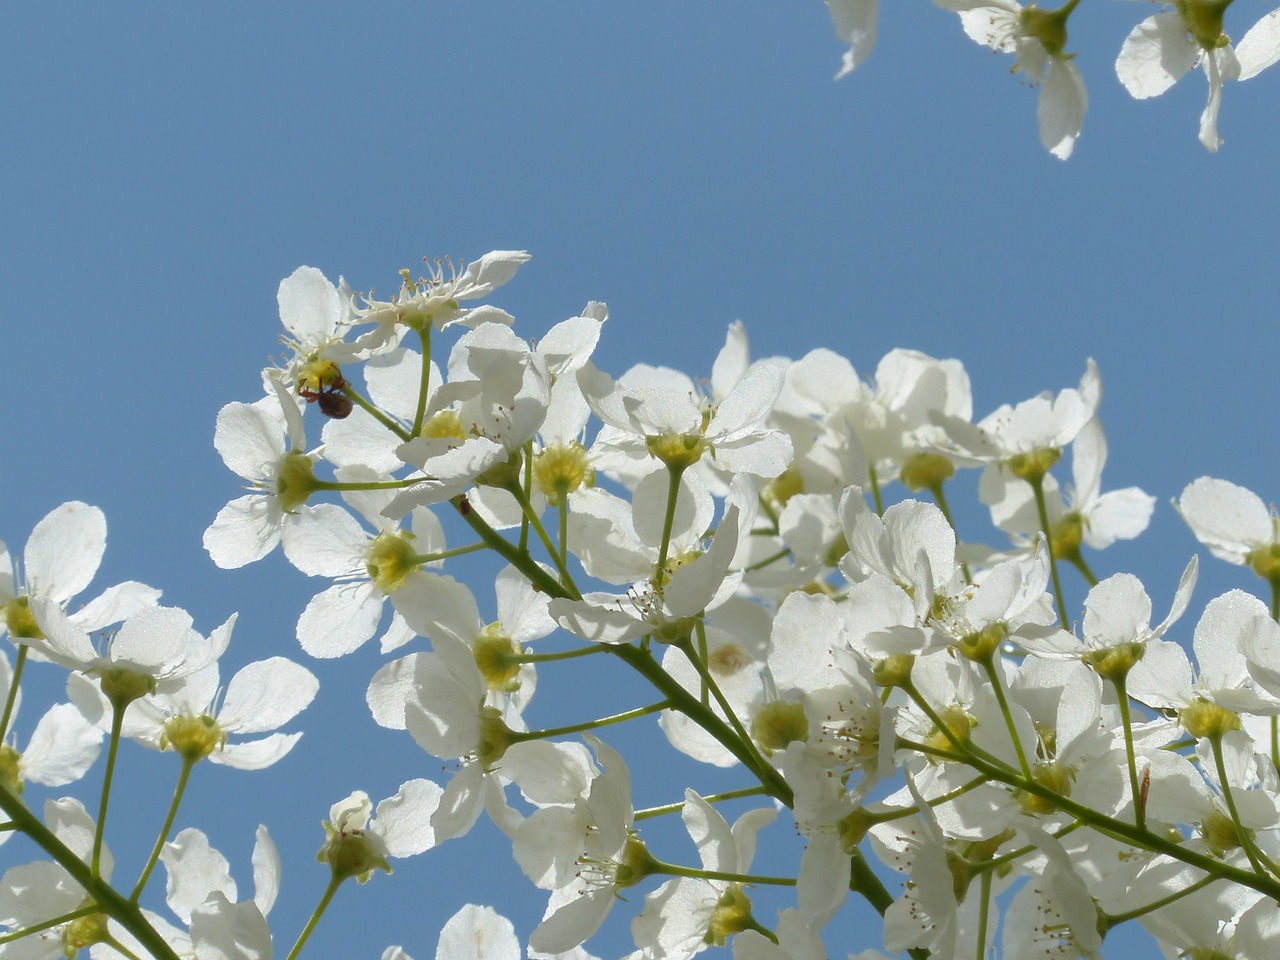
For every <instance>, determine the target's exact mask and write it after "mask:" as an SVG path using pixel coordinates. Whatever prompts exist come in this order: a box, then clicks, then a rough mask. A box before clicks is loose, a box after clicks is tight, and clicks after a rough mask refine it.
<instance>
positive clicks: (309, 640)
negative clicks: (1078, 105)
mask: <svg viewBox="0 0 1280 960" xmlns="http://www.w3.org/2000/svg"><path fill="white" fill-rule="evenodd" d="M382 601H383V597H382V596H381V594H379V593H378V592H377V590H375V589H374V586H373V584H371V583H369V582H368V581H367V580H359V581H348V582H345V583H335V584H334V585H333V586H331V587H330V588H329V589H328V590H324V591H322V592H320V593H318V594H316V595H315V596H314V597H312V598H311V602H310V603H308V604H307V606H306V609H305V610H303V611H302V614H301V615H300V616H299V617H298V628H297V635H298V642H299V643H301V644H302V649H303V650H305V651H306V652H307V653H309V654H311V656H313V657H323V658H331V657H341V656H345V655H346V654H348V653H351V652H352V651H354V650H358V649H359V648H360V647H361V646H363V645H364V643H365V642H366V641H367V640H368V639H369V638H370V637H372V636H373V634H374V632H375V631H376V630H377V629H378V623H379V621H381V620H382Z"/></svg>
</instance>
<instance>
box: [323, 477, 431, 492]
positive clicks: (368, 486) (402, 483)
mask: <svg viewBox="0 0 1280 960" xmlns="http://www.w3.org/2000/svg"><path fill="white" fill-rule="evenodd" d="M421 482H422V478H421V477H406V478H405V479H403V480H354V481H351V482H350V483H343V482H342V481H340V480H312V481H311V487H312V489H313V490H403V489H405V488H406V487H412V486H413V485H414V484H415V483H421Z"/></svg>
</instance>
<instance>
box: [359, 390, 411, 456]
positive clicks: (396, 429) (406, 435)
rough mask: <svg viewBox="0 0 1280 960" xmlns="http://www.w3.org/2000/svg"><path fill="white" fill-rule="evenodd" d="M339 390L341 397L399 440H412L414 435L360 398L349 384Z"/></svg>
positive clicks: (406, 441)
mask: <svg viewBox="0 0 1280 960" xmlns="http://www.w3.org/2000/svg"><path fill="white" fill-rule="evenodd" d="M341 390H342V393H343V395H344V396H346V397H347V398H348V399H349V400H350V401H351V402H352V403H354V404H355V405H356V406H357V407H359V408H360V409H361V410H363V411H365V413H367V414H369V416H371V417H373V419H375V420H377V421H378V422H379V423H380V424H382V425H383V426H384V427H386V428H387V429H388V430H390V431H391V432H392V433H394V434H395V435H396V436H397V437H399V438H400V439H401V440H403V441H405V443H408V442H409V441H410V440H412V439H413V437H414V435H413V434H412V433H410V432H409V431H408V430H406V429H405V428H404V427H402V426H400V424H398V423H396V422H395V421H394V420H392V419H391V418H390V417H388V416H387V415H386V414H385V413H383V412H382V411H381V410H379V409H378V408H377V407H375V406H374V405H373V404H372V403H370V402H369V401H368V400H366V399H365V398H364V397H363V396H361V394H360V391H358V390H357V389H356V388H355V387H353V386H351V384H349V383H348V384H345V385H344V386H343V387H341Z"/></svg>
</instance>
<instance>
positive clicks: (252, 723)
mask: <svg viewBox="0 0 1280 960" xmlns="http://www.w3.org/2000/svg"><path fill="white" fill-rule="evenodd" d="M74 680H75V678H73V683H72V684H69V685H68V686H69V687H70V688H71V692H72V696H73V697H74V699H75V700H76V703H77V704H78V705H79V706H80V709H81V710H82V711H84V712H85V714H86V715H88V716H91V717H94V718H95V719H96V720H97V722H98V724H99V725H100V726H107V725H109V717H106V716H99V715H98V714H97V713H96V712H95V711H96V710H100V707H99V706H98V705H97V704H96V703H95V702H94V701H93V700H90V699H89V698H88V697H87V696H85V695H84V694H83V693H82V692H81V691H84V690H85V688H88V689H89V690H90V691H94V692H96V688H95V687H91V686H90V685H89V684H87V683H85V682H84V681H83V680H81V681H79V683H75V682H74ZM319 686H320V685H319V682H318V681H317V680H316V678H315V676H314V675H312V673H311V671H309V670H307V669H306V668H305V667H302V666H299V665H298V664H296V663H294V662H293V661H291V660H286V659H285V658H284V657H271V658H270V659H268V660H259V661H256V662H254V663H250V664H248V665H247V666H245V667H243V668H242V669H240V670H239V671H238V672H237V673H236V675H235V676H234V677H232V678H231V682H230V683H229V684H227V687H226V690H225V693H224V692H223V690H222V687H221V685H220V682H219V675H218V665H217V663H211V664H209V665H208V666H207V667H205V668H204V669H202V670H199V671H197V672H196V673H194V674H192V675H191V676H189V677H187V678H186V679H185V682H183V683H182V684H181V685H180V686H177V688H176V689H173V690H169V691H162V692H159V693H156V694H155V695H153V696H151V697H147V698H145V699H143V700H141V701H139V702H138V704H137V705H136V706H135V707H134V708H133V709H131V710H130V711H129V712H128V714H127V715H126V716H125V720H124V728H123V734H124V736H126V737H130V738H132V739H135V740H137V741H139V742H140V743H145V744H146V745H147V746H149V747H153V748H155V749H158V750H166V749H173V750H174V751H175V752H177V753H178V754H179V755H180V756H181V757H182V758H183V759H184V760H188V761H191V762H197V761H200V760H203V759H206V758H207V759H208V760H209V761H210V762H211V763H217V764H221V765H223V766H227V767H232V768H234V769H237V770H261V769H263V768H265V767H268V766H270V765H271V764H273V763H275V762H276V761H277V760H279V759H280V758H281V757H283V756H284V755H285V754H287V753H288V752H289V751H290V750H292V749H293V746H294V744H296V743H297V742H298V740H299V739H300V738H301V737H302V734H301V733H288V734H286V733H276V732H274V731H275V730H276V729H277V728H278V727H280V726H282V725H283V724H285V723H288V722H289V721H290V720H292V719H293V718H294V717H295V716H297V715H298V714H299V713H301V712H302V711H303V710H305V709H306V708H307V706H308V705H309V704H310V703H311V701H312V700H313V699H314V698H315V695H316V691H317V690H318V689H319ZM99 696H100V695H99ZM261 733H266V734H269V735H268V736H265V737H260V738H257V739H252V740H240V741H239V742H236V740H230V741H229V738H238V737H244V736H246V735H253V734H261Z"/></svg>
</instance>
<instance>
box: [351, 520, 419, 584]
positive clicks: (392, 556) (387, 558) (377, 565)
mask: <svg viewBox="0 0 1280 960" xmlns="http://www.w3.org/2000/svg"><path fill="white" fill-rule="evenodd" d="M412 537H413V534H411V533H406V532H404V531H401V532H399V533H391V532H384V533H380V534H378V535H377V536H376V537H374V538H373V542H372V543H371V544H369V552H368V553H367V554H366V558H365V565H364V568H365V570H366V571H367V572H368V574H369V579H370V580H372V581H373V585H374V586H375V587H377V588H378V589H379V590H381V591H382V592H383V593H384V594H387V593H391V592H392V591H393V590H398V589H399V588H400V587H402V586H404V582H405V580H406V579H407V578H408V576H409V574H411V573H412V572H413V571H414V570H416V569H418V567H419V566H420V565H419V564H418V563H416V562H415V561H414V557H415V556H417V554H416V553H415V552H414V549H413V545H412V544H411V543H410V542H409V541H410V540H411V539H412Z"/></svg>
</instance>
